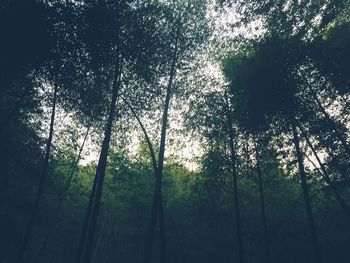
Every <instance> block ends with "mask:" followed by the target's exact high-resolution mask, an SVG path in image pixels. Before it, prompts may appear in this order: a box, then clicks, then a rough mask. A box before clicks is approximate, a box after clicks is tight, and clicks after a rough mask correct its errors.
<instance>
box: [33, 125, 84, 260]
mask: <svg viewBox="0 0 350 263" xmlns="http://www.w3.org/2000/svg"><path fill="white" fill-rule="evenodd" d="M89 131H90V127H89V128H87V130H86V133H85V136H84V139H83V143H82V144H81V146H80V149H79V153H78V156H77V158H76V159H75V160H74V163H73V164H72V168H71V172H70V174H69V176H68V182H67V185H66V187H65V189H64V191H63V194H62V196H61V198H60V200H59V204H58V207H57V209H56V211H57V214H56V216H55V218H54V219H53V220H52V221H51V224H50V226H49V228H48V231H47V233H46V236H45V238H44V240H43V242H42V243H41V246H40V248H39V252H38V254H37V256H34V257H33V261H32V262H33V263H34V262H38V261H40V258H41V257H42V254H43V252H44V251H45V248H46V245H47V243H48V241H49V238H50V236H51V234H52V232H53V230H54V229H55V228H56V227H57V224H58V220H59V218H60V217H61V213H62V211H63V210H62V208H63V204H64V202H65V200H66V198H67V194H68V192H69V189H70V186H71V183H72V180H73V177H74V175H75V171H76V170H77V167H78V163H79V161H80V158H81V154H82V152H83V149H84V146H85V142H86V139H87V136H88V134H89Z"/></svg>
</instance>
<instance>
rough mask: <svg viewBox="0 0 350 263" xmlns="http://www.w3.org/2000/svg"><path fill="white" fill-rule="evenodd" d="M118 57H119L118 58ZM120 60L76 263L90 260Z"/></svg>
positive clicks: (118, 78)
mask: <svg viewBox="0 0 350 263" xmlns="http://www.w3.org/2000/svg"><path fill="white" fill-rule="evenodd" d="M118 59H119V58H118ZM121 62H122V60H120V61H119V60H118V61H117V63H116V73H115V74H116V76H115V80H114V83H113V94H112V102H111V106H110V110H109V114H108V120H107V124H106V128H105V132H104V140H103V143H102V148H101V153H100V157H99V161H98V165H97V169H96V174H95V179H94V185H93V188H92V191H91V195H90V199H89V205H88V209H87V216H86V218H85V222H84V226H83V231H82V233H81V237H80V242H79V245H78V250H77V257H76V261H75V262H76V263H89V262H91V255H92V251H93V246H94V242H95V232H96V226H97V218H98V212H99V208H100V201H101V196H102V190H103V182H104V176H105V171H106V164H107V156H108V150H109V142H110V139H111V133H112V126H113V120H114V116H115V111H116V102H117V98H118V94H119V87H120V81H121V71H122V65H121Z"/></svg>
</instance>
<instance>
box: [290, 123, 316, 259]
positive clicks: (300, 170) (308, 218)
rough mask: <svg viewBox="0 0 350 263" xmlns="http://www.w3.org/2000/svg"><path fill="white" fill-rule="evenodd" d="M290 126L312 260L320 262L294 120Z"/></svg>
mask: <svg viewBox="0 0 350 263" xmlns="http://www.w3.org/2000/svg"><path fill="white" fill-rule="evenodd" d="M291 127H292V134H293V143H294V147H295V153H296V157H297V161H298V166H299V177H300V184H301V188H302V191H303V195H304V202H305V209H306V216H307V221H308V225H309V231H310V237H311V245H312V250H313V256H314V262H315V263H320V262H322V261H321V254H320V250H319V244H318V238H317V234H316V227H315V223H314V218H313V213H312V208H311V201H310V196H309V189H308V188H309V187H308V185H307V181H306V173H305V168H304V163H303V154H302V152H301V150H300V142H299V137H298V134H297V131H296V127H295V123H294V120H293V121H292V123H291Z"/></svg>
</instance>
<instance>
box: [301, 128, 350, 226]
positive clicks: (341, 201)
mask: <svg viewBox="0 0 350 263" xmlns="http://www.w3.org/2000/svg"><path fill="white" fill-rule="evenodd" d="M299 129H300V130H301V133H302V135H303V137H304V138H305V140H306V143H307V144H308V146H309V147H310V149H311V151H312V153H313V154H314V156H315V157H316V160H317V162H318V164H319V165H320V168H321V171H322V173H321V174H322V177H323V179H324V180H325V181H326V183H327V184H328V185H329V187H330V188H331V189H332V191H333V193H334V196H335V198H336V199H337V201H338V203H339V205H340V206H341V208H342V209H343V211H344V213H345V214H346V216H347V217H348V219H349V220H350V208H349V206H348V205H347V204H346V202H345V200H344V199H343V198H342V197H341V196H340V194H339V193H338V191H337V189H336V188H335V186H334V184H333V182H332V180H331V178H330V177H329V175H328V173H327V170H326V167H325V166H324V164H323V163H322V161H321V160H320V157H319V156H318V154H317V152H316V149H315V147H314V146H313V145H312V143H311V141H310V139H309V138H308V136H307V135H306V133H305V132H304V131H303V129H301V128H300V127H299Z"/></svg>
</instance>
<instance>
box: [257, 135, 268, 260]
mask: <svg viewBox="0 0 350 263" xmlns="http://www.w3.org/2000/svg"><path fill="white" fill-rule="evenodd" d="M254 148H255V159H256V172H257V175H258V188H259V195H260V207H261V217H262V226H263V235H264V252H265V262H266V263H269V262H270V242H269V235H268V231H267V223H266V211H265V196H264V187H263V180H262V170H261V166H260V156H259V150H258V147H257V142H256V140H255V138H254Z"/></svg>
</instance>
